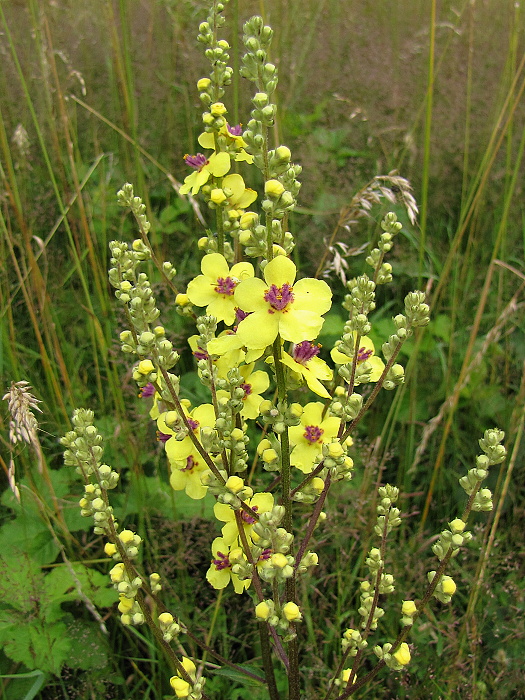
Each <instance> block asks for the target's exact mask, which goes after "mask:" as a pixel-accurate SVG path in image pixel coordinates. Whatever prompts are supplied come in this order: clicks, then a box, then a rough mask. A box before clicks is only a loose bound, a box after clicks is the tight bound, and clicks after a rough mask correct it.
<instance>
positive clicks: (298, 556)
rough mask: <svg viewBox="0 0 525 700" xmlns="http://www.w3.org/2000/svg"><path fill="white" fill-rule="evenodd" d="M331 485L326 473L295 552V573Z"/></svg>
mask: <svg viewBox="0 0 525 700" xmlns="http://www.w3.org/2000/svg"><path fill="white" fill-rule="evenodd" d="M330 485H331V478H330V472H328V475H327V477H326V479H325V482H324V487H323V490H322V491H321V494H320V496H319V498H318V500H317V502H316V504H315V507H314V509H313V512H312V515H311V517H310V520H309V521H308V527H307V528H306V534H305V536H304V538H303V541H302V542H301V544H300V545H299V549H298V551H297V554H296V556H295V563H294V569H295V571H297V568H298V566H299V564H300V563H301V559H302V558H303V557H304V553H305V552H306V548H307V546H308V542H309V541H310V538H311V537H312V534H313V532H314V530H315V526H316V525H317V520H318V519H319V515H320V513H321V511H322V510H323V506H324V502H325V500H326V496H327V495H328V490H329V488H330Z"/></svg>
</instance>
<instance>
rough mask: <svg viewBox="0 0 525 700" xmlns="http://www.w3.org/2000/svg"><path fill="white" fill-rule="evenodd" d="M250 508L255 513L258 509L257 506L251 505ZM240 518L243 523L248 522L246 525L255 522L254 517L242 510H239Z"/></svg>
mask: <svg viewBox="0 0 525 700" xmlns="http://www.w3.org/2000/svg"><path fill="white" fill-rule="evenodd" d="M252 510H253V511H255V512H256V513H257V511H258V510H259V506H252ZM241 519H242V520H243V521H244V522H245V523H248V525H253V524H254V522H255V518H254V517H252V516H251V515H249V514H248V513H246V512H245V511H244V510H241Z"/></svg>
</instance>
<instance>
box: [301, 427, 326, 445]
mask: <svg viewBox="0 0 525 700" xmlns="http://www.w3.org/2000/svg"><path fill="white" fill-rule="evenodd" d="M323 433H324V430H323V429H322V428H320V427H319V426H318V425H307V426H306V428H305V430H304V438H305V439H306V440H308V442H310V443H311V444H312V445H313V444H314V442H318V441H319V440H320V439H321V436H322V435H323Z"/></svg>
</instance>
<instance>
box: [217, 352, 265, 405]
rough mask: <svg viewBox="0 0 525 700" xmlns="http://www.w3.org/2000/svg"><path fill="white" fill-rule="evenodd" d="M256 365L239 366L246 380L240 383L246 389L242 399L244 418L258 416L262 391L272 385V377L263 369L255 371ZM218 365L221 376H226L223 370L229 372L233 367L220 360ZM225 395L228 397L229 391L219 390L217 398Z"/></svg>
mask: <svg viewBox="0 0 525 700" xmlns="http://www.w3.org/2000/svg"><path fill="white" fill-rule="evenodd" d="M221 360H222V358H221ZM219 363H220V364H219ZM254 366H255V363H254V362H252V363H251V364H249V365H242V366H241V367H239V372H240V374H241V377H242V378H243V379H244V382H243V383H242V384H241V385H240V388H241V389H243V390H244V398H243V400H242V402H243V407H242V409H241V416H242V418H251V419H253V418H257V416H258V415H259V406H260V404H261V401H262V400H263V397H262V396H261V393H262V392H264V391H266V389H268V387H269V386H270V378H269V377H268V375H267V374H266V372H263V371H262V370H256V371H255V372H254V371H253V368H254ZM217 367H218V369H219V376H226V375H225V374H222V372H224V371H226V372H227V371H228V370H229V369H231V367H232V365H230V366H229V367H227V366H225V365H224V362H221V361H220V360H219V361H218V362H217ZM223 396H225V397H228V396H229V394H228V392H226V391H222V390H221V391H218V392H217V398H222V397H223Z"/></svg>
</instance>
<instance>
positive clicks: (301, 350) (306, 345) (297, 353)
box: [293, 340, 321, 365]
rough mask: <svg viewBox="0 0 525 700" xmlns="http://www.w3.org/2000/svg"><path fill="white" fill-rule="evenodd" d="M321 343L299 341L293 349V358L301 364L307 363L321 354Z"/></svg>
mask: <svg viewBox="0 0 525 700" xmlns="http://www.w3.org/2000/svg"><path fill="white" fill-rule="evenodd" d="M320 347H321V346H320V345H314V344H313V343H311V342H310V341H309V340H303V342H302V343H297V345H296V346H295V347H294V349H293V359H294V360H295V361H296V362H299V364H301V365H305V364H306V363H307V362H308V360H311V359H312V357H316V355H319V349H320Z"/></svg>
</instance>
